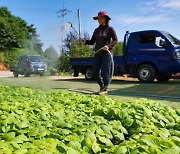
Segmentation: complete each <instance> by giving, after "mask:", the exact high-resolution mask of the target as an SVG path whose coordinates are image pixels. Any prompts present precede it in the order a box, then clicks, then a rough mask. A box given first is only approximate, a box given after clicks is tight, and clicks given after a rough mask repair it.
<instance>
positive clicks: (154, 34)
mask: <svg viewBox="0 0 180 154" xmlns="http://www.w3.org/2000/svg"><path fill="white" fill-rule="evenodd" d="M124 40H125V42H124V44H125V46H124V51H123V56H124V57H125V58H124V59H125V64H124V68H125V69H126V70H127V69H128V70H127V71H128V73H130V74H132V75H133V76H134V77H135V78H136V77H137V78H138V79H139V80H140V81H141V82H152V81H154V79H155V78H156V79H157V80H158V81H160V82H162V81H168V80H169V79H170V78H171V76H172V74H176V73H179V72H180V41H179V40H178V39H176V38H175V37H174V36H172V35H171V34H169V33H167V32H163V31H157V30H148V31H139V32H133V33H128V32H127V33H126V35H125V39H124Z"/></svg>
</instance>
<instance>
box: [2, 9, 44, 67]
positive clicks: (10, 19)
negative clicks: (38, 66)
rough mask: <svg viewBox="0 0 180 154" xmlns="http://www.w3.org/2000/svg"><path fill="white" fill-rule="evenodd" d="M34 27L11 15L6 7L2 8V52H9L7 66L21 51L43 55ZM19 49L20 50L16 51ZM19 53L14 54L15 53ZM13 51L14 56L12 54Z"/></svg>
mask: <svg viewBox="0 0 180 154" xmlns="http://www.w3.org/2000/svg"><path fill="white" fill-rule="evenodd" d="M33 26H34V25H28V24H27V22H26V21H25V20H23V19H21V18H19V17H16V16H14V15H12V14H11V12H10V11H9V10H8V9H7V8H6V7H0V50H3V51H4V52H6V51H7V52H8V53H7V54H6V55H8V56H9V60H8V57H7V56H6V60H5V61H6V62H7V64H6V65H11V64H9V63H10V61H11V60H12V61H13V62H12V63H14V59H12V57H13V56H15V58H16V56H17V55H18V53H19V54H20V53H21V52H19V50H21V49H26V50H28V51H36V52H38V53H39V54H43V51H42V43H41V42H40V40H39V39H38V35H37V34H36V29H35V28H34V27H33ZM15 48H19V49H15ZM15 50H16V51H17V53H14V51H15ZM10 51H12V52H13V53H12V55H11V53H10Z"/></svg>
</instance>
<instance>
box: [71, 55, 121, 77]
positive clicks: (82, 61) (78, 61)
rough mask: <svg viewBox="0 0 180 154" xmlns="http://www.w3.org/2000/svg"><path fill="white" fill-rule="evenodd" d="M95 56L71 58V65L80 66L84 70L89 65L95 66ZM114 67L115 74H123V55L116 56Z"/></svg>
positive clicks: (73, 67) (73, 66)
mask: <svg viewBox="0 0 180 154" xmlns="http://www.w3.org/2000/svg"><path fill="white" fill-rule="evenodd" d="M93 59H94V58H93V57H85V58H71V59H70V65H71V67H72V69H75V68H78V69H80V70H81V71H80V72H82V73H83V72H84V70H85V69H86V68H88V67H91V68H93ZM113 59H114V68H115V71H114V72H115V74H116V75H118V74H121V73H122V72H123V58H122V56H114V57H113Z"/></svg>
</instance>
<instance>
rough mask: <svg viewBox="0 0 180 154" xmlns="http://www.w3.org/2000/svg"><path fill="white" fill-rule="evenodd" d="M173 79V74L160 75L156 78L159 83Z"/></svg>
mask: <svg viewBox="0 0 180 154" xmlns="http://www.w3.org/2000/svg"><path fill="white" fill-rule="evenodd" d="M171 77H172V74H168V75H158V76H157V77H156V79H157V81H158V82H167V81H169V79H170V78H171Z"/></svg>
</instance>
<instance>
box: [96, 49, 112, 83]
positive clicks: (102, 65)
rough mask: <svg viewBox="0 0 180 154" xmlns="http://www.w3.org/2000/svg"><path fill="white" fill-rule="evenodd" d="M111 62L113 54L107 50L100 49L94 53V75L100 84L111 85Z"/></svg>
mask: <svg viewBox="0 0 180 154" xmlns="http://www.w3.org/2000/svg"><path fill="white" fill-rule="evenodd" d="M111 63H112V59H111V55H110V53H109V52H107V51H100V52H98V53H96V54H95V55H94V76H95V79H96V80H97V83H98V84H99V85H102V84H103V85H104V86H107V85H109V83H110V78H111Z"/></svg>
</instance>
